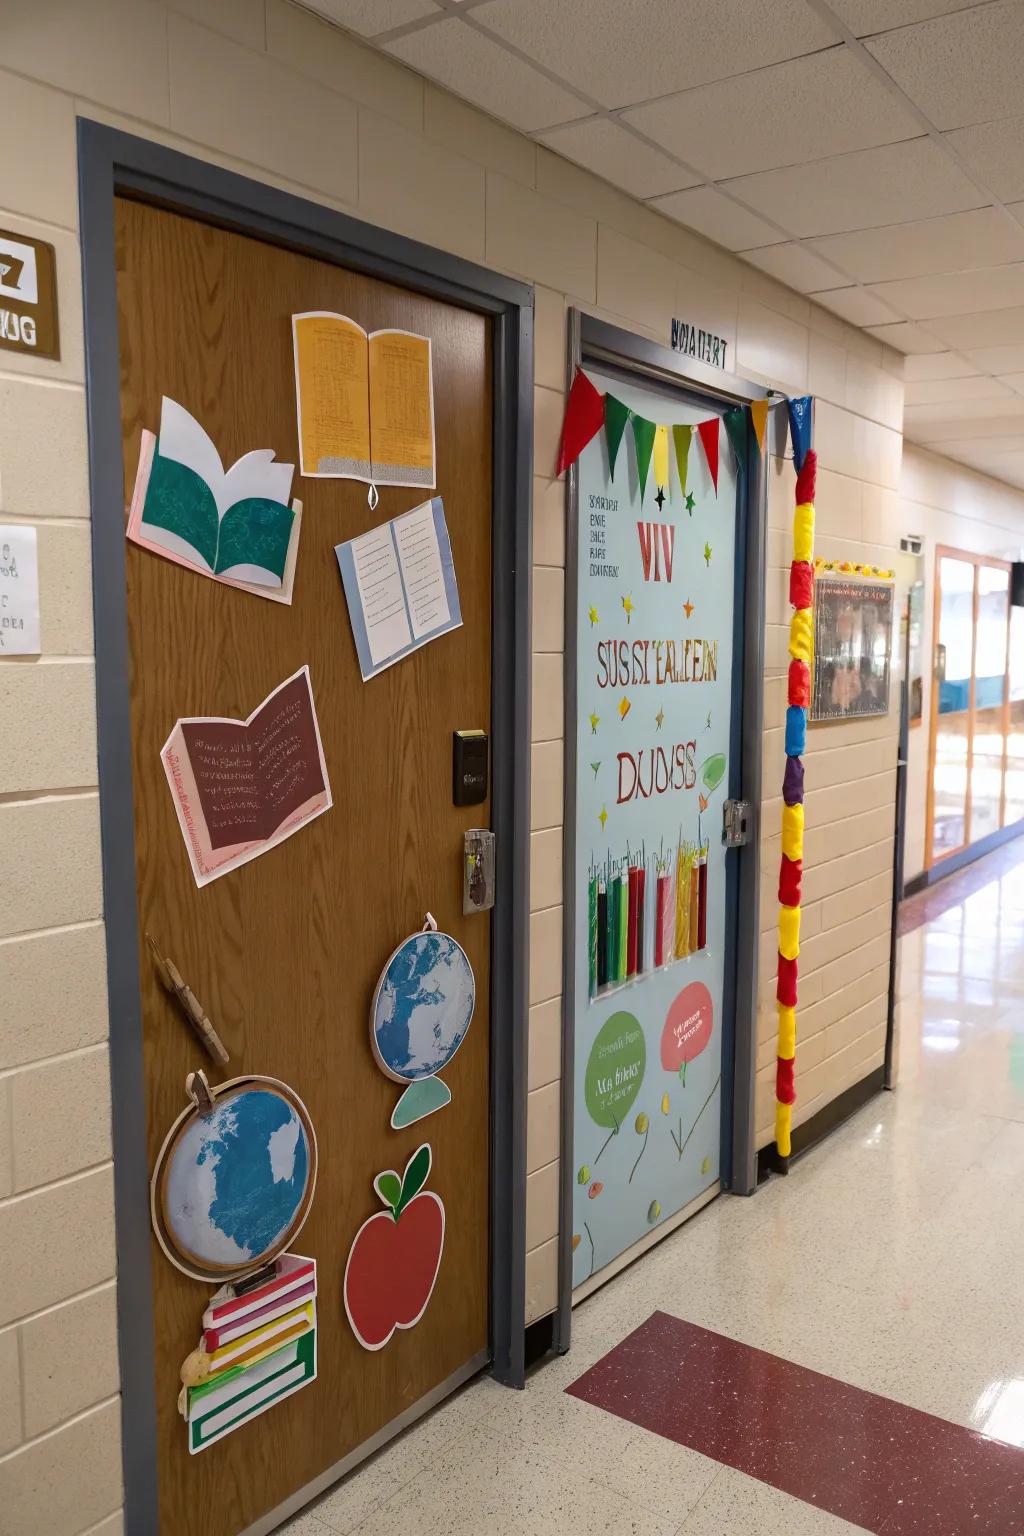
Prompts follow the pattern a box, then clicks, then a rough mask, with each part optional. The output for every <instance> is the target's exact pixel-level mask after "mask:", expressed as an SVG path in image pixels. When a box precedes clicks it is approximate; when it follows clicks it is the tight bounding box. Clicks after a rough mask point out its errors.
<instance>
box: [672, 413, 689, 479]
mask: <svg viewBox="0 0 1024 1536" xmlns="http://www.w3.org/2000/svg"><path fill="white" fill-rule="evenodd" d="M692 435H693V428H692V427H683V426H679V427H673V428H672V441H673V442H674V443H675V445H676V468H677V469H678V471H679V491H680V494H681V495H683V496H685V495H686V465H687V460H688V459H689V457H690V438H691V437H692Z"/></svg>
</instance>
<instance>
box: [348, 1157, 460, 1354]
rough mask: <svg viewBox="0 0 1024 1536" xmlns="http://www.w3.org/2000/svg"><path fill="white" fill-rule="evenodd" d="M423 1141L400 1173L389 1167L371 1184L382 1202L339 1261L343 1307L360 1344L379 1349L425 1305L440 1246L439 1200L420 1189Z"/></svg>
mask: <svg viewBox="0 0 1024 1536" xmlns="http://www.w3.org/2000/svg"><path fill="white" fill-rule="evenodd" d="M430 1164H431V1152H430V1147H429V1146H428V1145H427V1143H426V1142H424V1143H423V1145H422V1147H418V1148H417V1149H416V1151H415V1152H414V1153H413V1155H412V1157H410V1159H409V1161H408V1162H407V1163H406V1165H405V1172H404V1174H403V1175H402V1177H401V1178H399V1177H398V1174H397V1173H395V1172H394V1170H393V1169H391V1168H389V1169H387V1170H386V1171H385V1172H384V1173H378V1175H377V1177H376V1178H375V1179H374V1181H373V1187H374V1189H375V1190H376V1191H377V1194H378V1196H379V1198H380V1199H381V1200H382V1201H383V1202H384V1204H385V1205H386V1206H387V1210H386V1211H378V1212H377V1213H376V1215H374V1216H370V1217H368V1218H367V1220H366V1221H364V1222H363V1224H362V1226H361V1227H360V1228H359V1231H358V1232H357V1233H356V1235H355V1238H354V1239H353V1242H352V1247H351V1249H350V1250H349V1255H348V1262H347V1264H346V1265H345V1283H344V1293H345V1311H346V1313H347V1314H348V1320H349V1322H350V1323H351V1324H352V1332H353V1333H354V1334H355V1336H356V1338H357V1339H358V1340H359V1342H360V1344H361V1345H362V1346H363V1348H364V1349H383V1348H384V1345H385V1344H386V1343H387V1342H388V1340H389V1339H390V1338H391V1336H392V1334H393V1333H394V1331H395V1329H396V1328H414V1327H415V1326H416V1324H417V1323H418V1322H419V1320H420V1318H421V1317H422V1316H423V1314H424V1312H425V1311H426V1310H427V1304H428V1302H429V1301H430V1298H431V1296H432V1295H433V1291H434V1283H435V1281H436V1280H437V1274H438V1270H439V1269H440V1268H441V1253H442V1250H443V1248H444V1204H443V1202H442V1200H441V1197H440V1195H435V1194H434V1192H433V1190H430V1189H426V1190H425V1189H424V1188H423V1186H424V1184H425V1183H426V1182H427V1176H428V1174H429V1173H430Z"/></svg>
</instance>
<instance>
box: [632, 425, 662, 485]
mask: <svg viewBox="0 0 1024 1536" xmlns="http://www.w3.org/2000/svg"><path fill="white" fill-rule="evenodd" d="M657 430H658V428H657V426H656V425H655V423H654V422H653V421H648V420H647V419H646V417H644V416H637V415H636V413H635V412H634V414H633V441H634V443H635V444H636V472H637V474H638V475H639V476H640V500H641V501H643V499H644V489H645V487H646V485H647V471H648V470H649V469H650V467H651V454H652V453H653V452H654V434H655V432H656V431H657Z"/></svg>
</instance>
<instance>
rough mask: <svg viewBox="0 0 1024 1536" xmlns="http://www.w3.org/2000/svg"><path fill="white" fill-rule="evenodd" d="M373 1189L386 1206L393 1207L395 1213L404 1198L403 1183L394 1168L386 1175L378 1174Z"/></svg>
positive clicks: (389, 1169)
mask: <svg viewBox="0 0 1024 1536" xmlns="http://www.w3.org/2000/svg"><path fill="white" fill-rule="evenodd" d="M373 1187H374V1189H375V1190H376V1191H377V1193H378V1195H379V1196H380V1198H381V1199H382V1200H383V1202H384V1204H385V1205H387V1206H390V1207H391V1210H392V1212H394V1210H395V1208H396V1206H397V1205H398V1202H399V1200H401V1198H402V1181H401V1179H400V1178H399V1177H398V1174H397V1173H395V1171H394V1169H393V1168H388V1169H387V1171H386V1172H384V1173H378V1175H377V1177H376V1178H375V1179H374V1181H373Z"/></svg>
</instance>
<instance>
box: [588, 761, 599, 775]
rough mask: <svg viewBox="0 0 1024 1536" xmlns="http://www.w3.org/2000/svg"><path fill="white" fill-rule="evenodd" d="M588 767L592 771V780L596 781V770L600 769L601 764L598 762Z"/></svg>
mask: <svg viewBox="0 0 1024 1536" xmlns="http://www.w3.org/2000/svg"><path fill="white" fill-rule="evenodd" d="M590 766H591V768H593V770H594V778H595V779H596V778H597V770H598V769H599V768H600V766H601V764H600V763H599V762H598V763H591V765H590Z"/></svg>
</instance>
